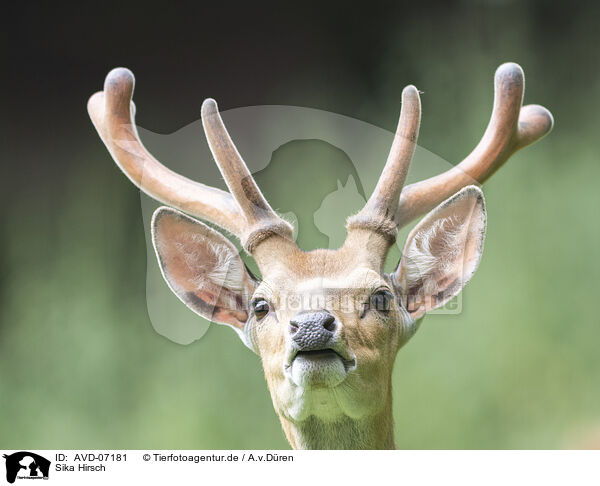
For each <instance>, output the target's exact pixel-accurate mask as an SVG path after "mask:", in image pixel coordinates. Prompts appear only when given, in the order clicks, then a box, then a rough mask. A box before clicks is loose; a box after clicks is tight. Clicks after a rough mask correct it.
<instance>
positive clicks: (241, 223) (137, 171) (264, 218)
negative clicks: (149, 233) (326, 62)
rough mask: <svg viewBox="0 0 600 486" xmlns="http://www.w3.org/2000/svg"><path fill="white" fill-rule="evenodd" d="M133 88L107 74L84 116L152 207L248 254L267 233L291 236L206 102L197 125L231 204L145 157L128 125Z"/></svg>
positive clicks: (124, 73)
mask: <svg viewBox="0 0 600 486" xmlns="http://www.w3.org/2000/svg"><path fill="white" fill-rule="evenodd" d="M134 84H135V78H134V76H133V73H132V72H131V71H129V69H126V68H116V69H113V70H112V71H111V72H110V73H108V75H107V76H106V80H105V83H104V91H100V92H98V93H96V94H94V95H93V96H92V97H91V98H90V100H89V102H88V112H89V114H90V118H91V119H92V122H93V123H94V126H95V127H96V130H97V131H98V134H99V135H100V138H101V139H102V141H103V142H104V144H105V145H106V147H107V148H108V151H109V152H110V154H111V156H112V158H113V159H114V161H115V162H116V163H117V165H118V166H119V168H120V169H121V170H122V171H123V172H124V173H125V175H126V176H127V177H128V178H129V179H130V180H131V181H132V182H133V183H134V184H135V185H136V186H137V187H139V188H140V189H141V190H142V191H143V192H145V193H146V194H148V195H149V196H151V197H153V198H154V199H157V200H158V201H161V202H163V203H165V204H168V205H169V206H173V207H175V208H178V209H181V210H182V211H185V212H186V213H189V214H191V215H193V216H197V217H199V218H202V219H204V220H207V221H210V222H212V223H214V224H216V225H218V226H220V227H221V228H223V229H225V230H227V231H229V232H231V233H233V234H234V235H236V236H238V237H239V238H240V239H241V240H242V242H243V243H244V246H245V247H246V249H247V250H248V251H251V250H252V249H253V248H254V247H255V246H256V245H257V244H258V243H259V242H260V241H262V240H263V239H265V238H266V237H268V236H270V235H272V234H273V233H279V234H283V235H285V236H287V235H290V236H291V234H292V229H291V226H290V225H289V224H288V223H286V222H284V221H283V220H281V218H279V216H277V215H276V214H275V212H274V211H273V210H272V209H271V208H270V207H269V205H268V204H267V203H266V201H265V200H264V198H263V197H262V194H261V193H260V191H259V190H258V187H256V183H255V182H254V180H253V179H252V176H251V175H250V173H249V171H248V169H247V167H246V166H245V164H244V162H243V161H242V160H241V157H240V156H239V154H238V153H237V150H235V147H234V146H233V143H232V142H231V140H230V139H229V136H228V135H227V132H226V131H225V128H224V127H223V126H222V121H221V118H220V116H219V115H218V113H216V104H215V103H214V101H212V100H208V101H207V102H206V103H205V104H204V105H203V109H202V114H203V122H204V126H205V129H206V127H207V125H208V126H209V128H208V129H207V138H209V142H210V144H211V149H212V151H213V153H215V154H216V153H219V154H220V155H219V160H218V164H219V168H220V169H221V172H222V173H223V175H224V177H225V180H226V182H227V184H228V186H229V187H230V190H232V193H233V195H234V197H235V199H234V197H232V195H231V194H229V193H228V192H225V191H222V190H220V189H217V188H215V187H210V186H207V185H205V184H201V183H199V182H195V181H192V180H190V179H187V178H186V177H183V176H181V175H179V174H177V173H175V172H173V171H172V170H170V169H168V168H167V167H165V166H164V165H162V164H161V163H160V162H159V161H158V160H156V159H155V158H154V157H153V156H152V155H151V154H150V152H148V150H147V149H146V148H145V147H144V145H143V144H142V142H141V140H140V137H139V135H138V132H137V127H136V125H135V121H134V114H135V105H134V104H133V102H132V101H131V99H132V96H133V89H134ZM211 110H212V111H211ZM213 112H214V113H216V117H214V116H212V115H213V114H214V113H213ZM215 118H218V123H220V125H221V129H220V130H219V129H218V127H217V125H218V123H215V121H214V119H215ZM206 119H208V120H209V121H208V122H207V120H206ZM211 120H212V121H211ZM210 127H212V128H210ZM215 133H216V134H217V135H215ZM223 133H224V134H225V135H224V136H223ZM215 147H216V148H215ZM236 177H238V178H239V179H237V180H236Z"/></svg>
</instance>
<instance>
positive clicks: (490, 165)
mask: <svg viewBox="0 0 600 486" xmlns="http://www.w3.org/2000/svg"><path fill="white" fill-rule="evenodd" d="M133 86H134V78H133V75H132V73H131V72H130V71H129V70H127V69H124V68H118V69H114V70H113V71H111V72H110V73H109V74H108V76H107V77H106V81H105V85H104V91H103V92H99V93H96V94H95V95H93V96H92V97H91V98H90V101H89V103H88V110H89V113H90V116H91V118H92V121H93V123H94V125H95V127H96V129H97V130H98V133H99V134H100V137H101V138H102V140H103V141H104V143H105V144H106V147H107V148H108V150H109V152H110V154H111V155H112V157H113V159H114V160H115V162H116V163H117V165H118V166H119V167H120V168H121V169H122V170H123V172H124V173H125V174H126V175H127V176H128V177H129V178H130V179H131V181H132V182H133V183H134V184H135V185H136V186H138V187H139V188H140V189H141V190H142V191H144V192H145V193H147V194H148V195H150V196H151V197H153V198H155V199H157V200H159V201H161V202H163V203H165V204H167V205H169V206H170V207H161V208H159V209H157V211H156V212H155V213H154V216H153V219H152V237H153V242H154V247H155V250H156V255H157V257H158V260H159V263H160V267H161V270H162V273H163V276H164V278H165V280H166V282H167V284H168V285H169V287H170V288H171V290H172V291H173V292H174V293H175V294H176V295H177V296H178V297H179V299H181V301H182V302H183V303H184V304H185V305H187V306H188V307H189V308H190V309H192V310H193V311H194V312H196V313H197V314H199V315H201V316H202V317H205V318H206V319H209V320H211V321H213V322H216V323H220V324H225V325H228V326H230V327H231V328H232V329H234V330H235V331H236V332H237V333H238V334H239V336H240V338H241V339H242V341H243V342H244V344H245V345H246V346H247V347H249V348H250V349H251V350H252V351H254V352H255V353H256V354H258V355H259V356H260V358H261V360H262V364H263V368H264V371H265V376H266V379H267V384H268V387H269V391H270V393H271V397H272V400H273V404H274V407H275V410H276V412H277V414H278V415H279V417H280V419H281V422H282V425H283V428H284V431H285V434H286V436H287V438H288V440H289V442H290V444H291V445H292V446H293V447H296V448H391V447H393V446H394V439H393V433H392V415H391V400H392V398H391V397H392V393H391V376H392V368H393V365H394V360H395V357H396V353H397V351H398V349H399V348H400V347H401V346H402V345H403V344H404V343H406V342H407V341H408V339H410V337H411V336H412V335H413V334H414V333H415V331H416V330H417V328H418V326H419V323H420V322H421V320H422V317H423V316H424V314H425V313H426V312H428V311H430V310H432V309H435V308H437V307H439V306H441V305H443V304H444V303H446V302H447V301H448V300H449V299H451V298H453V297H454V296H455V295H457V294H458V293H459V292H460V291H461V289H462V288H463V286H464V285H465V284H466V283H467V282H468V281H469V279H470V278H471V276H472V275H473V273H474V272H475V270H476V269H477V266H478V264H479V261H480V258H481V253H482V250H483V242H484V237H485V229H486V213H485V204H484V198H483V194H482V192H481V189H479V187H478V186H477V184H482V183H483V182H484V181H485V180H486V179H488V178H489V177H490V176H491V175H492V174H493V173H494V172H495V171H496V170H497V169H498V168H499V167H500V166H501V165H502V164H503V163H504V162H505V161H506V160H507V159H508V158H509V157H510V156H511V155H512V154H513V153H514V152H516V151H517V150H519V149H520V148H522V147H525V146H526V145H529V144H531V143H532V142H534V141H536V140H537V139H539V138H541V137H542V136H543V135H545V134H546V133H548V132H549V131H550V130H551V128H552V125H553V120H552V115H551V114H550V113H549V112H548V110H546V109H545V108H543V107H541V106H538V105H529V106H525V107H522V106H521V105H522V99H523V90H524V76H523V71H522V70H521V68H520V67H519V66H518V65H516V64H513V63H507V64H504V65H502V66H500V67H499V68H498V70H497V72H496V77H495V100H494V108H493V111H492V116H491V120H490V122H489V125H488V127H487V130H486V132H485V134H484V136H483V138H482V140H481V142H480V143H479V145H477V147H476V148H475V149H474V150H473V152H472V153H471V154H470V155H469V156H467V157H466V158H465V159H464V160H463V161H462V162H461V163H460V164H458V165H457V166H455V167H453V168H452V169H450V170H448V171H447V172H445V173H443V174H441V175H438V176H436V177H433V178H431V179H427V180H424V181H421V182H418V183H416V184H411V185H408V186H406V187H403V186H404V181H405V178H406V175H407V172H408V168H409V165H410V162H411V159H412V156H413V153H414V150H415V146H416V141H417V135H418V131H419V124H420V119H421V105H420V98H419V92H418V91H417V89H416V88H415V87H414V86H407V87H406V88H405V89H404V91H403V93H402V109H401V114H400V121H399V123H398V128H397V131H396V136H395V138H394V141H393V144H392V148H391V150H390V154H389V157H388V159H387V162H386V164H385V167H384V169H383V172H382V174H381V177H380V179H379V181H378V183H377V185H376V187H375V190H374V191H373V194H372V195H371V196H370V198H369V200H368V201H367V203H366V205H365V206H364V208H363V209H362V210H361V211H360V212H359V213H358V214H356V215H354V216H352V217H350V218H349V219H348V221H347V231H348V234H347V238H346V241H345V243H344V244H343V245H342V247H341V248H339V249H338V250H324V249H321V250H314V251H303V250H301V249H300V248H298V246H297V245H296V243H295V242H294V240H293V237H292V227H291V225H290V224H289V223H287V222H286V221H284V220H283V219H282V218H281V217H279V216H278V215H277V214H276V213H275V211H273V209H271V207H270V206H269V204H268V202H267V201H266V200H265V198H264V197H263V195H262V193H261V192H260V190H259V188H258V187H257V185H256V183H255V181H254V179H253V178H252V176H251V174H250V172H249V170H248V168H247V167H246V165H245V163H244V161H243V160H242V157H241V156H240V154H239V153H238V151H237V149H236V147H235V145H234V144H233V142H232V140H231V138H230V137H229V134H228V133H227V130H226V129H225V126H224V125H223V122H222V120H221V117H220V115H219V112H218V109H217V105H216V103H215V101H214V100H212V99H208V100H206V101H205V102H204V104H203V105H202V122H203V126H204V130H205V132H206V138H207V140H208V143H209V145H210V149H211V151H212V154H213V156H214V159H215V161H216V163H217V164H218V166H219V169H220V171H221V173H222V175H223V177H224V179H225V182H226V184H227V187H228V189H229V192H225V191H222V190H220V189H216V188H213V187H208V186H206V185H203V184H201V183H198V182H193V181H191V180H189V179H187V178H185V177H183V176H181V175H178V174H176V173H174V172H172V171H170V170H169V169H167V168H166V167H165V166H164V165H162V164H161V163H160V162H158V161H157V160H156V159H155V158H154V157H152V155H150V153H149V152H148V151H147V150H146V149H145V148H144V146H143V145H142V142H141V141H140V139H139V136H138V134H137V130H136V126H135V122H134V111H135V110H134V105H133V103H132V101H131V99H132V95H133ZM172 208H176V209H172ZM425 213H428V214H427V215H426V216H425V217H424V218H423V219H422V220H421V221H420V222H419V223H418V224H417V225H416V227H415V228H414V229H413V230H412V232H411V233H410V235H409V236H408V239H407V241H406V244H405V246H404V251H403V255H402V258H401V260H400V263H399V265H398V267H397V268H396V270H395V271H394V272H392V273H390V274H386V273H384V272H383V264H384V261H385V258H386V255H387V252H388V250H389V249H390V247H391V245H392V244H393V243H394V242H395V239H396V234H397V231H398V228H399V227H402V226H403V225H406V224H407V223H409V222H410V221H412V220H414V219H415V218H417V217H418V216H421V215H423V214H425ZM188 215H191V216H195V217H198V218H201V219H203V220H205V221H209V222H211V223H213V224H215V225H217V226H218V227H220V228H222V229H224V230H226V231H228V232H230V233H232V234H233V235H235V236H237V237H238V238H239V239H240V240H241V242H242V245H243V247H244V249H245V250H246V251H247V252H248V253H249V254H250V255H252V257H253V258H254V259H255V261H256V263H257V266H258V268H259V269H260V273H261V278H260V279H258V278H257V277H255V276H254V275H252V274H251V273H250V272H249V271H248V269H247V268H246V266H245V265H244V263H243V261H242V259H241V258H240V256H239V254H238V252H237V250H236V248H235V247H234V245H233V244H232V243H231V242H230V241H229V240H227V239H226V238H225V236H223V235H222V234H221V233H220V232H218V231H215V230H214V229H212V228H211V227H209V226H207V225H206V224H204V223H202V222H200V221H198V220H197V219H194V218H192V217H191V216H188Z"/></svg>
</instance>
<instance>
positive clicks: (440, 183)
mask: <svg viewBox="0 0 600 486" xmlns="http://www.w3.org/2000/svg"><path fill="white" fill-rule="evenodd" d="M494 84H495V97H494V108H493V110H492V116H491V118H490V122H489V124H488V127H487V129H486V131H485V133H484V135H483V138H482V139H481V141H480V142H479V144H478V145H477V146H476V147H475V149H474V150H473V151H472V152H471V153H470V154H469V155H468V156H467V157H466V158H465V159H464V160H463V161H462V162H461V163H460V164H458V165H457V166H455V167H453V168H452V169H450V170H448V171H446V172H444V173H442V174H440V175H437V176H434V177H431V178H429V179H426V180H424V181H421V182H417V183H415V184H410V185H408V186H406V187H405V188H404V190H403V191H402V194H401V196H400V202H399V205H398V209H397V215H396V221H397V223H398V226H399V227H402V226H404V225H406V224H408V223H409V222H410V221H412V220H413V219H415V218H417V217H418V216H420V215H422V214H424V213H426V212H427V211H429V210H431V209H433V208H434V207H435V206H436V205H437V204H439V203H440V202H441V201H444V200H445V199H447V198H449V197H450V196H451V195H452V194H454V193H456V192H457V191H459V190H460V189H462V188H463V187H465V186H467V185H469V184H473V183H474V182H477V183H479V184H483V183H484V182H485V181H486V180H487V179H488V178H489V177H490V176H491V175H492V174H493V173H494V172H495V171H497V170H498V169H499V168H500V167H501V166H502V165H503V164H504V163H505V162H506V161H507V160H508V158H509V157H510V156H511V155H513V154H514V153H515V152H516V151H517V150H520V149H522V148H523V147H526V146H527V145H530V144H532V143H533V142H535V141H536V140H539V139H540V138H542V137H543V136H544V135H546V134H548V133H549V132H550V131H551V130H552V127H553V125H554V120H553V118H552V114H551V113H550V112H549V111H548V110H547V109H546V108H544V107H543V106H539V105H528V106H524V107H521V104H522V102H523V92H524V87H525V77H524V74H523V70H522V69H521V67H520V66H519V65H518V64H515V63H505V64H502V65H501V66H500V67H499V68H498V69H497V70H496V75H495V83H494Z"/></svg>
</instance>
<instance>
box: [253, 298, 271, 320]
mask: <svg viewBox="0 0 600 486" xmlns="http://www.w3.org/2000/svg"><path fill="white" fill-rule="evenodd" d="M251 307H252V312H254V315H255V316H256V318H257V319H258V320H260V319H262V318H263V317H265V316H266V315H267V314H268V313H269V303H268V302H267V301H266V300H264V299H257V300H255V301H254V302H252V305H251Z"/></svg>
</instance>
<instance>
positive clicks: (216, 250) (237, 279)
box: [152, 207, 257, 336]
mask: <svg viewBox="0 0 600 486" xmlns="http://www.w3.org/2000/svg"><path fill="white" fill-rule="evenodd" d="M152 242H153V244H154V249H155V250H156V255H157V257H158V262H159V265H160V268H161V271H162V274H163V277H164V279H165V280H166V282H167V284H168V285H169V287H170V288H171V290H172V291H173V292H174V293H175V295H177V297H179V299H180V300H181V301H182V302H183V303H184V304H185V305H187V306H188V307H189V308H190V309H191V310H193V311H194V312H195V313H196V314H198V315H200V316H202V317H204V318H206V319H208V320H210V321H213V322H216V323H219V324H228V325H230V326H233V328H234V329H235V330H236V331H238V334H240V335H241V336H243V333H242V330H243V328H244V325H245V324H246V321H247V320H248V307H247V302H248V299H249V298H250V297H251V296H252V293H253V291H254V289H255V287H256V285H257V283H256V281H255V280H254V278H253V277H252V275H251V274H250V273H249V272H248V270H247V269H246V266H245V265H244V262H243V261H242V259H241V258H240V256H239V254H238V251H237V250H236V248H235V246H233V244H232V243H231V242H230V241H229V240H228V239H226V238H225V237H224V236H223V235H221V233H219V232H217V231H215V230H213V229H212V228H209V227H208V226H207V225H205V224H204V223H201V222H200V221H197V220H195V219H192V218H190V217H189V216H186V215H185V214H183V213H181V212H179V211H175V210H174V209H171V208H167V207H161V208H158V209H157V210H156V211H155V213H154V215H153V216H152Z"/></svg>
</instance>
